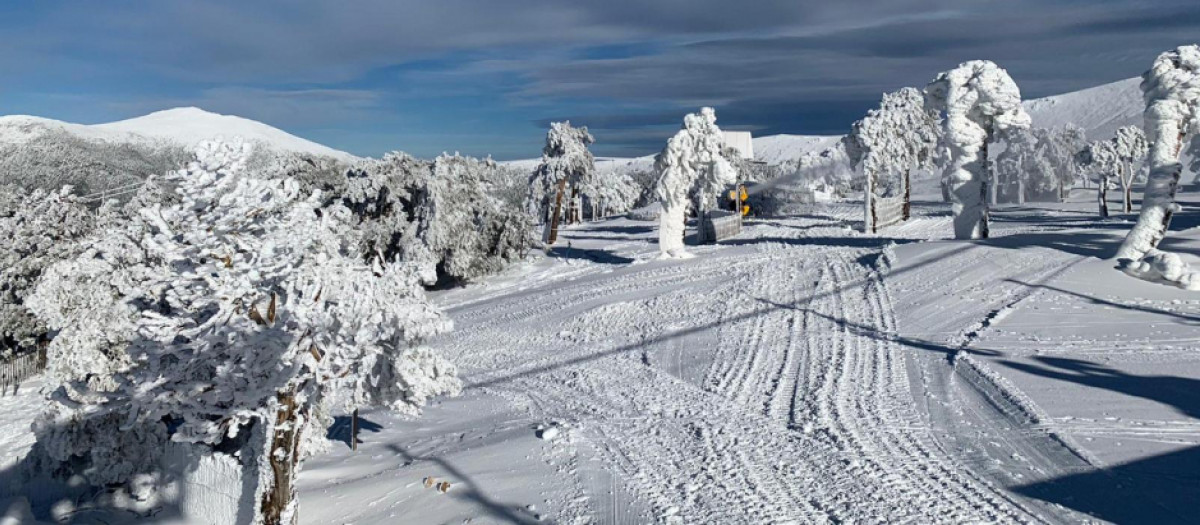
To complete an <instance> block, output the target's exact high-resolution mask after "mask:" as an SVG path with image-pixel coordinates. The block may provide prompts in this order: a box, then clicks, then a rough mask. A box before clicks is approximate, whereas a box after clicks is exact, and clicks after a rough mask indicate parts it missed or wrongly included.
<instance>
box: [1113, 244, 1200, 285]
mask: <svg viewBox="0 0 1200 525" xmlns="http://www.w3.org/2000/svg"><path fill="white" fill-rule="evenodd" d="M1120 268H1121V269H1122V270H1124V271H1125V273H1128V274H1129V275H1132V276H1134V277H1137V278H1139V279H1144V280H1147V281H1152V282H1164V283H1167V284H1171V285H1174V286H1178V287H1180V288H1183V289H1184V290H1198V291H1200V271H1195V270H1192V268H1191V267H1190V266H1189V265H1188V264H1187V263H1186V262H1184V261H1183V259H1182V258H1181V257H1179V255H1178V254H1174V253H1170V252H1164V251H1162V250H1159V249H1157V248H1155V249H1151V250H1150V251H1148V252H1146V255H1145V256H1143V257H1142V258H1141V259H1138V260H1133V259H1122V260H1121V266H1120Z"/></svg>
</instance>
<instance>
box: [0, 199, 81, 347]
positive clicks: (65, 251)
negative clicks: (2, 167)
mask: <svg viewBox="0 0 1200 525" xmlns="http://www.w3.org/2000/svg"><path fill="white" fill-rule="evenodd" d="M71 193H72V188H71V187H70V186H64V187H62V188H61V189H59V190H57V191H46V190H42V189H37V190H34V191H33V192H32V193H26V192H24V191H22V190H18V189H16V188H0V238H3V239H4V240H5V241H4V242H5V249H3V250H0V357H7V356H9V355H12V354H15V353H24V352H28V351H32V350H33V349H34V348H35V347H36V345H37V343H38V341H40V340H44V338H45V336H46V335H47V332H48V328H47V327H46V325H45V323H44V322H41V321H40V320H38V319H37V318H36V317H34V316H33V314H32V313H31V312H29V310H28V309H27V308H26V307H25V298H26V296H27V295H28V294H29V293H31V292H32V291H33V287H34V285H35V284H37V281H38V279H39V278H40V277H41V276H42V273H43V272H44V271H45V270H46V268H48V267H50V266H51V265H53V264H55V263H57V262H59V261H63V260H66V259H68V258H72V257H74V256H75V255H76V254H78V253H79V251H80V249H81V248H80V245H79V243H80V241H81V240H82V239H84V238H85V237H86V236H87V235H88V234H90V233H91V232H92V230H93V229H94V227H95V223H96V217H95V214H94V213H92V212H91V211H89V210H88V208H87V207H86V206H84V205H83V203H81V202H80V201H79V199H78V198H77V197H75V196H73V195H72V194H71Z"/></svg>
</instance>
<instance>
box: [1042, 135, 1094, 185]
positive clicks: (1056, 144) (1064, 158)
mask: <svg viewBox="0 0 1200 525" xmlns="http://www.w3.org/2000/svg"><path fill="white" fill-rule="evenodd" d="M1034 134H1035V136H1037V138H1038V149H1039V151H1038V158H1039V159H1041V160H1040V162H1042V163H1044V164H1045V166H1046V167H1047V168H1048V170H1047V169H1046V168H1043V169H1042V170H1041V172H1042V173H1047V171H1048V174H1047V175H1046V176H1045V177H1044V179H1045V180H1046V182H1047V186H1048V187H1047V191H1052V192H1055V193H1057V199H1058V200H1060V201H1061V200H1063V199H1065V198H1066V196H1067V195H1066V194H1067V191H1068V190H1069V189H1071V188H1072V187H1074V186H1075V184H1076V183H1077V182H1078V180H1079V176H1080V175H1079V166H1078V164H1076V162H1075V156H1076V155H1078V154H1079V152H1080V151H1082V150H1083V148H1084V146H1086V145H1087V138H1086V136H1085V135H1084V132H1083V129H1082V128H1080V127H1079V126H1076V125H1074V124H1067V125H1065V126H1062V127H1057V128H1039V129H1035V130H1034Z"/></svg>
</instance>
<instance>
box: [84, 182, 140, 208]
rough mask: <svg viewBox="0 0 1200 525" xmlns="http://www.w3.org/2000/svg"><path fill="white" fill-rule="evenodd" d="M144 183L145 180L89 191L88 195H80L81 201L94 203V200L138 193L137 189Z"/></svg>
mask: <svg viewBox="0 0 1200 525" xmlns="http://www.w3.org/2000/svg"><path fill="white" fill-rule="evenodd" d="M143 184H144V183H143V182H141V181H138V182H136V183H133V184H129V185H126V186H118V187H116V188H108V189H105V190H102V191H98V192H95V193H89V194H87V195H82V196H80V197H79V201H80V202H84V203H92V202H103V201H106V200H108V199H115V198H118V197H124V196H126V195H131V194H133V193H137V191H138V190H139V189H141V188H142V185H143Z"/></svg>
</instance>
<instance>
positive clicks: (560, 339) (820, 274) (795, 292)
mask: <svg viewBox="0 0 1200 525" xmlns="http://www.w3.org/2000/svg"><path fill="white" fill-rule="evenodd" d="M1076 200H1077V201H1078V202H1074V203H1068V204H1062V205H1044V206H1028V207H1007V208H1004V209H1002V210H1000V211H998V212H997V213H996V215H995V222H994V229H993V233H994V237H993V239H991V240H988V241H978V242H960V241H951V240H944V239H945V238H946V237H948V234H949V232H950V224H949V217H948V213H947V210H945V209H944V206H943V205H941V204H937V203H932V202H930V203H927V204H923V205H921V206H919V207H918V210H919V217H918V218H917V219H916V220H914V221H912V222H909V223H907V224H904V225H901V226H899V227H896V228H893V229H890V230H886V231H885V233H884V234H881V235H879V236H866V235H862V234H860V233H858V232H857V231H856V230H855V227H856V226H857V224H856V221H857V220H858V218H857V214H858V213H859V208H858V207H857V206H855V205H853V204H845V205H824V206H820V207H815V208H813V210H812V212H811V213H810V214H807V215H804V216H798V217H793V218H787V219H771V220H761V221H755V222H754V223H753V224H752V225H751V226H750V227H749V228H748V230H747V231H746V232H744V233H743V234H742V235H741V236H739V237H737V238H735V239H733V240H731V241H729V242H727V243H724V244H722V245H720V246H703V247H694V251H695V252H696V254H697V255H698V257H697V258H696V259H692V260H688V261H659V260H655V259H654V256H655V255H656V250H657V248H656V246H655V244H654V233H655V232H654V228H653V226H652V225H651V224H648V223H641V222H634V221H628V220H624V219H617V220H609V221H604V222H599V223H593V224H587V225H583V226H579V227H573V228H569V229H567V232H566V233H565V235H564V240H563V241H562V243H561V245H560V246H559V247H558V248H556V249H555V251H554V252H553V253H552V254H551V255H550V256H548V257H546V258H544V259H542V260H540V261H538V262H536V263H534V264H532V265H527V266H524V267H521V268H518V269H514V270H513V271H511V272H510V273H508V274H506V275H504V276H502V277H501V278H498V279H493V280H489V281H488V282H487V283H484V284H479V285H474V286H471V287H467V288H463V289H457V290H452V291H448V292H443V293H441V294H440V295H439V297H438V300H439V302H441V303H442V304H443V305H444V306H445V307H447V308H448V309H449V311H450V313H451V315H452V317H453V318H454V319H455V322H456V329H455V331H454V332H453V333H452V334H449V335H448V336H445V337H443V338H441V339H439V340H436V341H435V342H434V343H433V344H434V345H435V346H437V347H438V348H439V349H440V350H441V351H443V352H445V353H446V354H447V355H448V356H450V357H451V358H452V359H453V360H455V361H456V362H458V363H459V366H460V367H461V369H462V372H463V375H464V378H465V380H466V382H467V384H468V385H469V386H468V388H467V393H466V394H465V395H464V396H463V397H461V398H456V399H448V400H443V401H441V402H439V403H437V404H436V405H435V406H433V407H431V408H429V409H428V410H427V411H426V414H425V416H424V417H422V418H421V419H418V420H415V421H401V420H398V419H397V418H394V417H391V416H389V415H387V414H384V413H372V414H368V415H367V416H366V417H367V419H368V420H370V423H369V424H368V428H367V431H366V432H365V433H364V437H363V441H364V444H363V445H362V447H361V448H360V451H359V452H357V453H355V452H351V451H349V450H348V447H346V446H345V445H341V446H339V447H338V450H336V451H335V452H333V453H331V454H330V455H328V456H326V457H323V458H319V459H317V460H315V461H313V462H311V463H310V464H309V465H308V466H307V468H306V470H305V472H304V473H303V475H302V477H301V484H300V487H301V496H300V498H301V501H302V505H303V506H304V509H305V511H304V512H303V516H304V521H305V522H307V523H331V522H342V521H345V522H355V523H392V522H396V521H397V520H399V521H408V520H411V521H413V522H457V521H459V520H467V519H470V520H474V522H517V523H522V522H533V521H534V520H536V519H538V518H542V519H545V520H549V521H552V522H556V523H645V522H655V521H665V522H679V523H736V522H752V523H783V522H789V521H790V522H803V523H807V522H826V521H868V522H897V521H910V522H970V521H983V522H1008V521H1019V522H1026V521H1050V522H1077V521H1080V520H1085V519H1100V520H1110V521H1117V522H1130V521H1136V522H1155V523H1170V522H1187V521H1190V518H1191V517H1192V516H1193V514H1192V513H1193V512H1194V503H1195V501H1200V476H1198V475H1197V472H1200V469H1197V468H1196V467H1197V466H1200V448H1197V445H1200V411H1198V409H1197V404H1196V403H1195V402H1194V398H1195V395H1194V394H1195V392H1196V391H1197V387H1198V386H1200V337H1198V336H1197V333H1196V324H1197V322H1198V321H1200V298H1198V297H1196V296H1195V294H1194V293H1190V292H1185V291H1182V290H1177V289H1173V288H1168V287H1165V286H1161V285H1154V284H1150V283H1145V282H1141V281H1138V280H1136V279H1133V278H1130V277H1128V276H1126V275H1124V274H1122V273H1120V272H1118V271H1116V270H1114V269H1113V264H1112V262H1111V261H1107V260H1104V259H1103V257H1106V256H1108V255H1111V253H1112V252H1113V251H1114V250H1115V248H1116V245H1117V243H1118V242H1119V240H1120V238H1121V235H1122V234H1123V233H1124V232H1125V231H1126V229H1127V228H1128V222H1127V220H1128V219H1129V217H1117V218H1114V219H1111V220H1109V221H1097V220H1096V219H1095V218H1094V215H1093V213H1094V212H1093V208H1094V204H1092V202H1091V200H1090V198H1089V195H1087V192H1085V191H1080V192H1079V193H1078V194H1077V195H1076ZM1192 204H1195V203H1194V202H1193V203H1192ZM1189 221H1190V222H1189ZM1195 223H1196V215H1195V214H1194V212H1193V213H1187V214H1184V215H1183V216H1181V217H1179V220H1178V226H1180V227H1188V226H1195V225H1196V224H1195ZM1172 239H1173V240H1171V241H1169V242H1170V243H1171V244H1172V246H1171V249H1173V250H1176V251H1179V252H1183V253H1185V254H1188V255H1187V256H1188V257H1189V258H1191V259H1192V260H1193V261H1196V260H1198V259H1200V231H1197V230H1195V229H1193V230H1190V231H1188V232H1186V233H1185V234H1184V235H1176V236H1174V237H1172ZM546 426H550V427H553V428H555V429H556V431H557V432H558V435H557V436H554V437H553V438H552V439H542V438H539V433H540V431H539V430H538V429H539V428H542V427H546ZM339 432H341V431H335V432H334V434H337V435H338V436H341V435H342V434H340V433H339ZM544 437H545V436H544ZM343 439H344V437H343ZM427 476H433V477H436V478H437V479H438V480H442V479H445V480H449V481H450V482H451V483H452V484H453V485H452V488H451V489H450V492H449V493H447V494H444V495H443V494H440V493H438V492H437V491H436V490H434V489H428V488H425V487H424V485H423V484H422V480H423V479H424V478H425V477H427ZM1089 514H1090V515H1091V516H1090V517H1089V516H1088V515H1089Z"/></svg>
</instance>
